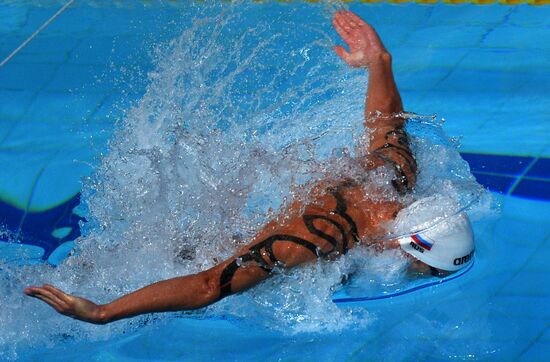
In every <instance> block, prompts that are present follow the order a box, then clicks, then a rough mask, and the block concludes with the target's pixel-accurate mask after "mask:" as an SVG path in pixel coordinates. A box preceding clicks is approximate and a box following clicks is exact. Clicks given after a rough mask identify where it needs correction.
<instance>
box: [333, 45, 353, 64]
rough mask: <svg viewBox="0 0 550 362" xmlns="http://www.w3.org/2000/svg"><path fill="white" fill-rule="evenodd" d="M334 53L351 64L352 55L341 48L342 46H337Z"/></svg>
mask: <svg viewBox="0 0 550 362" xmlns="http://www.w3.org/2000/svg"><path fill="white" fill-rule="evenodd" d="M334 51H335V52H336V54H338V56H339V57H340V58H342V59H343V60H344V61H345V62H346V63H349V62H350V56H351V55H350V54H349V53H348V52H347V51H346V50H345V49H344V48H343V47H341V46H340V45H336V46H335V47H334Z"/></svg>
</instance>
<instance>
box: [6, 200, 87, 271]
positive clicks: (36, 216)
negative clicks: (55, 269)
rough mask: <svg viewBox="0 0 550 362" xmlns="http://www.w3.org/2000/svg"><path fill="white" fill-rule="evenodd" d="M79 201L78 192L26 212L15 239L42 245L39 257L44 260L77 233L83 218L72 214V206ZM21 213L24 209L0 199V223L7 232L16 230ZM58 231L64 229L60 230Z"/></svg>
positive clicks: (76, 235) (74, 237) (75, 236)
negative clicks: (52, 205)
mask: <svg viewBox="0 0 550 362" xmlns="http://www.w3.org/2000/svg"><path fill="white" fill-rule="evenodd" d="M79 204H80V194H77V195H75V196H73V197H72V198H70V199H69V200H67V201H66V202H64V203H63V204H61V205H58V206H55V207H53V208H51V209H48V210H45V211H41V212H28V213H27V215H25V222H24V223H23V225H21V230H20V232H19V239H18V240H17V242H19V243H22V244H28V245H35V246H39V247H41V248H42V249H44V255H43V256H42V258H43V259H44V260H46V259H47V258H48V257H49V256H50V254H51V253H52V252H53V251H54V250H55V248H57V247H58V246H59V245H61V244H63V243H64V242H66V241H70V240H74V239H76V238H77V237H78V236H80V227H79V222H80V221H84V218H82V217H80V216H78V215H76V214H75V213H73V209H74V208H75V207H76V206H78V205H79ZM23 215H24V211H23V210H21V209H19V208H16V207H14V206H11V205H10V204H8V203H6V202H3V201H1V200H0V225H2V226H3V227H5V228H7V229H8V230H9V231H10V232H12V233H16V232H17V229H18V227H19V222H20V220H21V218H22V217H23ZM59 230H63V232H62V233H59ZM0 240H1V239H0ZM1 241H10V240H1Z"/></svg>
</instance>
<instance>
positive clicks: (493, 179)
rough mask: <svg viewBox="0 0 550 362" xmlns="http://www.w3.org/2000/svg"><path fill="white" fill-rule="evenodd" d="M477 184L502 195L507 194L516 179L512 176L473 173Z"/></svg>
mask: <svg viewBox="0 0 550 362" xmlns="http://www.w3.org/2000/svg"><path fill="white" fill-rule="evenodd" d="M472 173H473V175H474V176H475V178H476V180H477V182H479V183H480V184H482V185H483V186H485V187H486V188H487V189H489V190H491V191H495V192H500V193H503V194H505V193H507V192H508V190H509V189H510V187H511V186H512V185H513V183H514V182H515V180H516V178H515V177H511V176H500V175H490V174H484V173H479V172H472Z"/></svg>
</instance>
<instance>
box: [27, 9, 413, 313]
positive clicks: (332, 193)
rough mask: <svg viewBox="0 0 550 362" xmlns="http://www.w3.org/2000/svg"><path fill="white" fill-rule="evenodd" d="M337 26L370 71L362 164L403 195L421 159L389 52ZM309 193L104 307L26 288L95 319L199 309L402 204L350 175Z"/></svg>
mask: <svg viewBox="0 0 550 362" xmlns="http://www.w3.org/2000/svg"><path fill="white" fill-rule="evenodd" d="M333 25H334V28H335V29H336V31H337V32H338V34H340V36H341V37H342V39H343V40H344V42H345V43H346V44H347V45H348V47H349V51H346V50H345V49H344V48H343V47H341V46H336V47H335V48H334V50H335V52H336V54H338V56H340V57H341V58H342V59H343V60H344V61H345V62H346V63H348V64H349V65H350V66H352V67H356V68H368V71H369V83H368V84H369V85H368V90H367V96H366V105H365V126H366V127H367V128H369V133H370V144H369V146H368V150H367V152H366V153H365V154H366V156H364V158H363V159H362V160H360V162H361V165H362V166H363V167H364V168H365V169H366V170H370V169H374V168H377V167H380V166H383V165H386V166H389V167H391V168H393V169H394V170H395V175H396V177H395V179H394V180H393V186H394V187H395V188H396V190H397V191H398V192H400V193H405V192H407V191H408V190H410V189H412V188H413V187H414V185H415V181H416V162H415V160H414V157H413V156H412V153H411V151H410V149H409V143H408V137H407V134H406V133H405V130H404V128H403V127H404V119H403V118H402V117H400V116H399V113H400V112H402V111H403V106H402V103H401V97H400V95H399V92H398V90H397V86H396V84H395V81H394V78H393V74H392V68H391V56H390V54H389V53H388V51H387V50H386V49H385V48H384V45H383V44H382V42H381V41H380V38H379V37H378V34H377V33H376V32H375V30H374V29H373V28H372V27H371V26H370V25H369V24H367V23H365V22H364V21H363V20H361V19H360V18H359V17H357V16H356V15H355V14H353V13H352V12H350V11H339V12H337V13H336V15H335V16H334V19H333ZM311 195H312V197H311V200H312V201H310V202H308V203H307V204H305V205H304V204H302V203H301V202H300V201H299V200H295V201H294V202H293V203H292V204H291V205H290V206H289V208H288V209H287V210H286V211H285V212H284V213H281V215H280V217H279V218H277V219H275V220H272V221H271V222H269V223H268V224H267V225H265V226H264V228H263V229H262V230H261V231H260V232H259V233H258V234H257V235H256V236H255V237H254V238H253V239H252V240H251V242H250V243H249V244H248V245H247V246H246V247H244V248H243V249H241V250H239V251H238V252H237V253H236V254H235V255H234V256H233V257H231V258H229V259H228V260H226V261H224V262H222V263H220V264H218V265H216V266H214V267H213V268H211V269H209V270H206V271H203V272H200V273H197V274H193V275H187V276H182V277H177V278H173V279H169V280H164V281H160V282H157V283H154V284H151V285H148V286H146V287H144V288H142V289H139V290H137V291H135V292H133V293H130V294H128V295H125V296H123V297H121V298H119V299H117V300H115V301H113V302H111V303H108V304H104V305H97V304H95V303H93V302H91V301H89V300H87V299H84V298H81V297H77V296H73V295H69V294H66V293H64V292H63V291H61V290H59V289H57V288H55V287H54V286H51V285H48V284H45V285H43V286H42V287H28V288H26V289H25V293H26V294H27V295H29V296H32V297H35V298H38V299H40V300H42V301H44V302H46V303H47V304H49V305H50V306H51V307H53V308H54V309H55V310H56V311H57V312H59V313H61V314H64V315H67V316H69V317H72V318H75V319H79V320H82V321H86V322H90V323H96V324H105V323H109V322H112V321H115V320H119V319H123V318H128V317H132V316H136V315H139V314H144V313H152V312H164V311H179V310H190V309H197V308H201V307H204V306H207V305H209V304H212V303H214V302H216V301H218V300H220V299H222V298H224V297H226V296H228V295H230V294H233V293H237V292H241V291H243V290H246V289H248V288H250V287H252V286H254V285H256V284H258V283H259V282H261V281H262V280H264V279H266V278H268V277H269V276H270V274H271V271H272V269H273V268H274V267H275V266H282V267H285V268H292V267H294V266H297V265H300V264H303V263H307V262H311V261H314V260H316V259H317V258H318V257H328V256H331V257H333V256H335V255H339V254H344V253H346V252H347V251H348V249H350V248H352V247H353V246H354V245H357V244H358V243H360V242H361V241H362V240H363V241H364V240H369V239H370V240H372V239H373V238H375V237H376V236H380V235H382V234H383V230H382V226H381V225H382V224H383V223H384V222H386V221H388V220H391V219H393V218H395V216H396V214H397V212H398V211H399V210H400V209H401V208H402V206H401V205H400V204H398V203H396V202H381V201H377V202H375V201H373V200H369V199H368V198H367V197H366V195H365V194H364V191H363V188H362V186H361V185H358V184H356V183H354V182H352V181H349V180H341V181H340V182H328V181H327V182H325V183H319V184H317V185H315V186H314V187H313V189H312V191H311ZM237 259H238V262H237Z"/></svg>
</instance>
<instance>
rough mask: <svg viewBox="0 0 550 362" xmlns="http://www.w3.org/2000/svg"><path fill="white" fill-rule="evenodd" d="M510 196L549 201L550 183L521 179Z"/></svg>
mask: <svg viewBox="0 0 550 362" xmlns="http://www.w3.org/2000/svg"><path fill="white" fill-rule="evenodd" d="M512 196H520V197H524V198H528V199H535V200H544V201H549V200H550V181H544V180H532V179H527V178H523V179H522V180H521V181H520V183H519V184H518V185H517V186H516V187H515V188H514V191H512Z"/></svg>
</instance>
